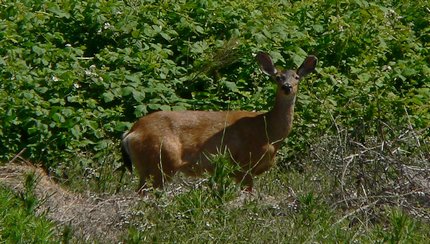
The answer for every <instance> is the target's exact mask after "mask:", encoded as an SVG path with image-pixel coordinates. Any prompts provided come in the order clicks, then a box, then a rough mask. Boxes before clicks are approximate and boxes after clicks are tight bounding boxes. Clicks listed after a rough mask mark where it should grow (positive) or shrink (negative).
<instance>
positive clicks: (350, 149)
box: [307, 127, 430, 223]
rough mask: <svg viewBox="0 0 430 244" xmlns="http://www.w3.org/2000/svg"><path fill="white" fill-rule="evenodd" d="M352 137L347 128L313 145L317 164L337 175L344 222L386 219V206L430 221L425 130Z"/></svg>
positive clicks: (336, 202)
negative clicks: (386, 136)
mask: <svg viewBox="0 0 430 244" xmlns="http://www.w3.org/2000/svg"><path fill="white" fill-rule="evenodd" d="M338 128H340V127H338ZM352 138H353V137H352V136H351V135H350V134H349V133H348V130H346V129H342V128H341V129H339V130H338V131H337V134H336V135H325V136H323V137H322V138H318V140H319V142H318V143H317V142H315V143H311V145H312V146H311V148H310V160H311V161H312V164H313V165H318V167H317V168H318V169H321V167H323V168H324V169H325V170H326V171H328V172H329V173H328V174H329V175H331V176H332V177H330V180H332V181H333V182H332V184H331V185H332V187H333V188H334V189H332V192H331V194H330V196H329V199H328V201H329V202H330V203H331V204H332V207H334V208H339V209H343V210H344V211H345V215H344V217H342V218H341V219H339V221H338V222H341V221H343V220H345V219H350V221H352V222H360V223H369V221H370V222H373V221H380V220H382V219H384V212H385V207H386V206H392V207H397V208H400V209H402V210H404V211H406V212H407V213H408V214H410V215H413V216H415V217H418V218H421V219H424V220H427V221H430V165H429V164H428V163H429V159H430V149H429V146H428V144H429V142H428V140H429V138H428V137H427V136H426V135H425V131H416V130H413V129H410V128H409V129H405V130H403V131H402V132H401V133H398V132H397V136H396V137H393V138H390V139H387V138H382V137H368V138H367V139H366V140H365V141H362V142H358V141H355V140H354V139H352ZM307 160H309V158H308V159H307ZM385 216H386V213H385Z"/></svg>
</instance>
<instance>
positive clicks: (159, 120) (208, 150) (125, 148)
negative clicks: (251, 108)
mask: <svg viewBox="0 0 430 244" xmlns="http://www.w3.org/2000/svg"><path fill="white" fill-rule="evenodd" d="M256 59H257V62H258V64H259V65H260V68H261V70H262V71H263V72H264V73H265V74H267V75H269V76H271V77H272V78H273V79H274V80H275V81H276V83H277V84H278V88H277V92H276V99H275V105H274V106H273V108H272V110H270V111H269V112H265V113H263V112H248V111H221V112H219V111H218V112H216V111H159V112H154V113H151V114H149V115H146V116H144V117H142V118H140V119H139V120H138V121H137V122H136V123H135V124H134V125H133V127H132V128H131V130H130V131H128V132H126V133H124V135H123V139H122V154H123V160H124V166H123V167H126V168H128V169H129V170H130V171H132V163H133V164H134V166H135V167H136V168H137V171H138V173H139V176H140V183H139V188H138V191H139V192H141V193H144V192H145V189H146V188H147V187H148V186H149V185H151V184H148V183H149V182H148V181H149V180H151V181H152V182H151V183H152V185H151V186H152V187H162V186H163V185H164V182H165V181H167V180H169V179H171V178H172V177H173V175H174V174H175V173H176V172H178V171H180V172H183V173H185V174H186V175H192V176H199V175H201V174H202V173H204V172H209V173H211V172H213V170H214V166H213V165H212V163H211V162H210V158H209V157H208V155H211V154H215V153H217V152H219V151H223V150H226V151H227V152H228V153H229V156H230V157H231V161H232V162H233V163H236V164H238V166H239V168H240V169H241V170H239V171H238V172H236V173H235V174H234V178H235V180H236V181H237V182H241V183H242V184H243V185H244V186H245V187H246V189H247V190H248V191H252V186H253V176H255V175H259V174H261V173H263V172H264V171H266V170H268V169H269V168H270V167H272V166H273V165H274V156H275V154H276V151H277V150H278V149H279V147H280V145H281V143H282V141H283V140H284V139H285V138H286V137H287V136H288V134H289V133H290V131H291V127H292V122H293V115H294V103H295V101H296V95H297V91H298V85H299V81H300V79H301V78H302V77H304V76H305V75H307V74H309V73H311V72H312V71H314V70H315V66H316V63H317V58H316V57H315V56H308V57H307V58H306V59H305V60H304V62H303V64H302V65H301V66H300V67H299V68H298V69H297V71H293V70H287V71H281V70H277V69H276V68H275V66H274V64H273V62H272V59H271V58H270V56H269V55H268V54H266V53H263V52H260V53H258V54H257V56H256Z"/></svg>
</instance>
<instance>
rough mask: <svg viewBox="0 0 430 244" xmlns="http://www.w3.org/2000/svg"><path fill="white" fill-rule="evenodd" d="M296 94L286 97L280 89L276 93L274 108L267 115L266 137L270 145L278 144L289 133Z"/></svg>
mask: <svg viewBox="0 0 430 244" xmlns="http://www.w3.org/2000/svg"><path fill="white" fill-rule="evenodd" d="M295 102H296V94H290V95H288V96H286V95H285V94H284V92H283V91H282V90H281V89H278V91H277V93H276V99H275V106H274V107H273V108H272V110H270V111H269V112H268V113H267V116H266V120H267V135H268V137H269V141H270V142H271V143H275V144H279V143H280V142H282V141H283V140H284V139H285V138H286V137H287V136H288V134H289V133H290V131H291V127H292V125H293V116H294V104H295Z"/></svg>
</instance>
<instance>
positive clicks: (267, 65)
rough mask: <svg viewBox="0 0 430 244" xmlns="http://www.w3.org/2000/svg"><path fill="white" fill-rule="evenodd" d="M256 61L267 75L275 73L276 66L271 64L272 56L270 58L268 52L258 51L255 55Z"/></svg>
mask: <svg viewBox="0 0 430 244" xmlns="http://www.w3.org/2000/svg"><path fill="white" fill-rule="evenodd" d="M256 58H257V62H258V64H259V65H260V69H261V71H263V72H264V73H266V74H267V75H270V76H272V75H275V74H276V72H277V71H276V68H275V66H274V65H273V62H272V58H270V56H269V54H267V53H264V52H259V53H258V54H257V56H256Z"/></svg>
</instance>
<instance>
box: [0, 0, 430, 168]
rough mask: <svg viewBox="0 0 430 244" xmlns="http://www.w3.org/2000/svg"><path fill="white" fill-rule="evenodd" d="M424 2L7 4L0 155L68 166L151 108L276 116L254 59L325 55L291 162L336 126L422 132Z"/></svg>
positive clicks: (1, 35)
mask: <svg viewBox="0 0 430 244" xmlns="http://www.w3.org/2000/svg"><path fill="white" fill-rule="evenodd" d="M428 7H429V6H428V3H427V2H426V1H414V2H413V3H410V2H409V1H388V0H387V1H378V2H377V3H372V2H367V1H360V0H356V1H335V2H332V1H317V0H307V1H297V2H296V1H276V2H267V1H253V2H249V1H243V0H240V1H205V0H194V1H181V0H178V1H161V2H159V1H150V0H148V1H143V0H142V1H138V0H128V1H100V0H91V1H76V0H58V1H42V0H39V1H30V0H8V1H5V2H4V3H2V7H1V9H0V17H1V18H0V79H1V83H0V120H1V124H0V143H1V145H2V147H1V148H0V159H1V160H3V161H5V160H8V159H10V158H11V157H12V156H13V155H14V154H16V153H17V152H19V151H20V150H21V149H22V148H27V152H26V153H27V155H26V156H27V157H29V158H30V159H32V160H35V161H41V162H42V163H43V164H44V165H45V166H47V167H48V168H49V167H51V168H55V167H57V166H59V165H62V166H63V167H64V166H66V167H67V166H69V165H68V163H67V162H74V161H70V160H69V159H70V158H72V157H75V156H76V155H84V154H86V153H90V154H91V155H93V156H95V158H96V157H97V156H101V155H103V154H104V152H105V151H106V150H107V149H111V148H112V145H113V144H116V143H117V142H118V139H119V138H120V135H121V133H122V132H123V131H125V130H126V129H127V128H128V126H130V124H131V122H133V121H134V120H136V118H138V117H140V116H142V115H144V114H147V113H149V112H151V111H156V110H183V109H212V110H221V109H223V110H226V109H244V110H268V109H270V106H271V103H272V101H273V92H274V87H273V85H272V84H271V83H269V81H268V79H266V78H263V76H262V75H260V73H256V71H257V66H256V65H255V61H254V58H253V53H255V52H256V51H258V50H266V51H269V52H270V54H271V55H272V56H273V57H274V59H275V60H276V61H277V63H278V64H279V65H281V66H285V67H288V68H290V67H294V66H296V65H298V64H300V63H301V62H302V60H303V58H304V57H305V56H306V54H307V53H311V54H315V55H317V56H318V58H319V60H320V63H319V68H318V74H317V75H314V76H313V77H310V78H308V79H307V80H305V81H304V82H303V84H302V86H301V91H300V95H299V100H298V104H297V109H296V111H297V112H296V114H297V115H296V121H295V128H294V130H293V131H294V133H293V134H292V137H291V140H289V141H288V144H289V147H288V148H289V150H290V151H289V153H291V154H290V155H293V152H299V151H302V150H306V148H307V145H308V144H309V141H310V139H311V138H317V136H319V135H321V134H323V133H331V131H334V132H335V131H336V126H337V125H341V126H342V127H343V128H348V130H350V131H351V134H352V135H354V136H355V137H356V138H357V140H363V139H365V137H366V136H375V135H378V136H383V137H385V136H386V137H393V136H396V133H399V132H398V131H399V129H400V128H406V127H408V126H409V127H413V128H416V129H420V128H422V129H428V128H429V126H430V112H429V107H430V105H429V102H428V101H429V100H430V82H429V81H430V78H429V77H430V68H429V61H430V60H429V56H430V51H429V39H430V29H429V26H430V15H429V14H428V12H427V11H428ZM426 135H427V136H429V132H428V131H427V134H426ZM427 141H428V139H427ZM98 152H102V153H98ZM108 152H109V153H112V152H111V151H110V150H109V151H108ZM97 153H98V154H97Z"/></svg>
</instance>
